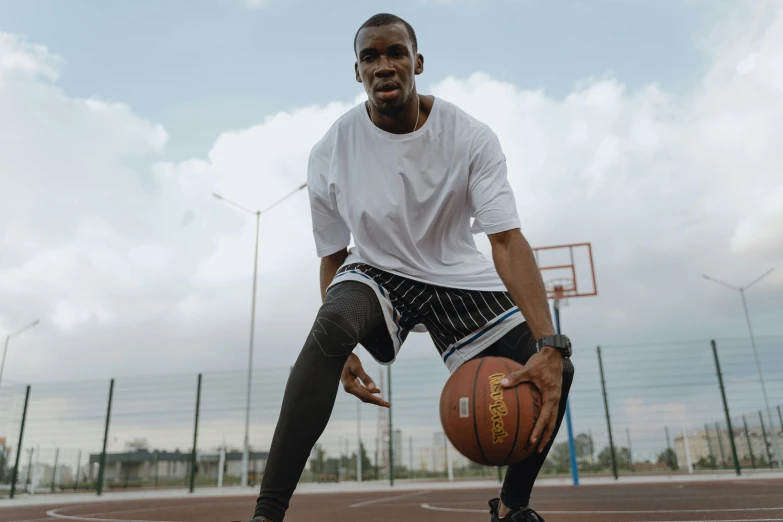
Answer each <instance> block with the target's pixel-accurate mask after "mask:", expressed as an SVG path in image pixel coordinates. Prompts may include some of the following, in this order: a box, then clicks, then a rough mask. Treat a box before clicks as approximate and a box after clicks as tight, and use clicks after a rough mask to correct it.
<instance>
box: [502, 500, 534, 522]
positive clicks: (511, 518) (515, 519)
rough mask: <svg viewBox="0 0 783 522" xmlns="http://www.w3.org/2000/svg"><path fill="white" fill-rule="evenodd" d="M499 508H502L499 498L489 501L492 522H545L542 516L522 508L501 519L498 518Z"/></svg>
mask: <svg viewBox="0 0 783 522" xmlns="http://www.w3.org/2000/svg"><path fill="white" fill-rule="evenodd" d="M498 506H500V499H499V498H493V499H492V500H490V501H489V514H490V515H492V519H491V522H544V519H543V518H542V517H541V515H539V514H538V513H536V512H535V511H533V510H532V509H530V508H527V509H521V508H520V509H517V510H516V511H512V512H511V513H509V514H508V515H506V516H505V517H503V518H500V516H498Z"/></svg>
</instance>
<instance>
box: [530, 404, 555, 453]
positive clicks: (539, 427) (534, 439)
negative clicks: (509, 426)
mask: <svg viewBox="0 0 783 522" xmlns="http://www.w3.org/2000/svg"><path fill="white" fill-rule="evenodd" d="M551 416H552V403H551V402H549V401H547V402H545V403H544V405H543V407H542V408H541V413H540V414H539V415H538V420H537V421H536V425H535V426H534V427H533V432H532V433H531V434H530V444H531V445H532V446H534V447H536V448H537V449H538V448H540V447H541V445H540V444H539V442H542V441H543V438H542V435H544V430H545V429H546V428H547V426H548V425H549V418H550V417H551ZM544 446H546V444H544Z"/></svg>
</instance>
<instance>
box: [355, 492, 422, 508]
mask: <svg viewBox="0 0 783 522" xmlns="http://www.w3.org/2000/svg"><path fill="white" fill-rule="evenodd" d="M429 492H430V491H429V490H427V491H416V492H413V493H408V494H406V495H395V496H393V497H384V498H376V499H375V500H368V501H366V502H359V503H358V504H351V505H350V506H348V507H349V508H357V507H362V506H369V505H371V504H379V503H381V502H386V501H387V500H397V499H400V498H409V497H418V496H420V495H426V494H427V493H429Z"/></svg>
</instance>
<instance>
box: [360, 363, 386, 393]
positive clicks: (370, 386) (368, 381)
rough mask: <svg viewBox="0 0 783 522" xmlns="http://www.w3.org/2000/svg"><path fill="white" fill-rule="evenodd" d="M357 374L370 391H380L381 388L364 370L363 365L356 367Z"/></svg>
mask: <svg viewBox="0 0 783 522" xmlns="http://www.w3.org/2000/svg"><path fill="white" fill-rule="evenodd" d="M356 374H357V376H358V377H359V379H361V381H362V383H363V384H364V387H365V388H367V389H368V390H370V391H373V390H375V391H376V392H380V391H381V390H380V389H379V388H378V387H377V386H376V385H375V381H373V380H372V379H371V378H370V376H369V375H367V373H366V372H365V371H364V368H362V367H361V366H360V367H359V368H357V369H356Z"/></svg>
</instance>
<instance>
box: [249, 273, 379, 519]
mask: <svg viewBox="0 0 783 522" xmlns="http://www.w3.org/2000/svg"><path fill="white" fill-rule="evenodd" d="M381 327H384V318H383V312H382V310H381V306H380V303H379V302H378V298H377V297H376V296H375V293H374V292H373V290H372V289H371V288H370V287H368V286H367V285H365V284H362V283H358V282H355V281H346V282H344V283H340V284H339V285H335V286H334V287H333V288H331V289H330V290H329V292H328V293H327V295H326V299H325V301H324V304H323V305H322V306H321V308H320V310H319V312H318V316H317V317H316V319H315V323H314V324H313V327H312V329H311V330H310V333H309V334H308V336H307V340H306V341H305V344H304V347H303V348H302V351H301V352H300V354H299V357H298V359H297V360H296V364H294V367H293V369H292V370H291V374H290V376H289V378H288V383H287V384H286V389H285V394H284V396H283V406H282V408H281V410H280V418H279V420H278V421H277V426H276V427H275V433H274V436H273V438H272V445H271V448H270V450H269V458H268V460H267V463H266V469H265V470H264V478H263V480H262V482H261V493H260V495H259V497H258V502H257V504H256V509H255V513H254V516H255V517H257V518H260V517H261V516H263V517H265V518H266V519H268V520H271V521H273V522H282V520H283V517H284V516H285V512H286V510H287V509H288V503H289V501H290V499H291V496H292V495H293V493H294V489H296V485H297V483H298V482H299V478H300V477H301V475H302V471H303V470H304V467H305V465H306V464H307V459H308V457H309V456H310V452H311V451H312V448H313V446H314V445H315V443H316V442H317V441H318V438H319V437H320V436H321V434H322V433H323V431H324V429H325V428H326V425H327V423H328V422H329V417H330V416H331V414H332V409H333V407H334V401H335V397H336V396H337V390H338V385H339V382H340V374H341V373H342V370H343V366H344V365H345V362H346V360H347V359H348V356H349V355H350V354H351V352H352V351H353V349H354V348H355V347H356V345H357V344H358V342H359V341H361V340H362V339H363V338H364V337H365V336H367V335H368V334H369V333H371V332H373V330H375V329H377V328H381Z"/></svg>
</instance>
